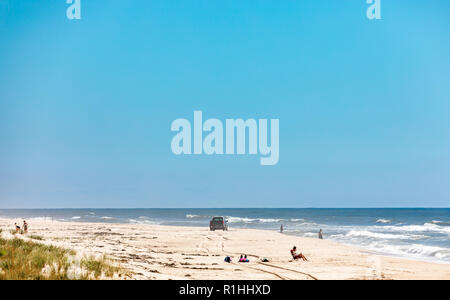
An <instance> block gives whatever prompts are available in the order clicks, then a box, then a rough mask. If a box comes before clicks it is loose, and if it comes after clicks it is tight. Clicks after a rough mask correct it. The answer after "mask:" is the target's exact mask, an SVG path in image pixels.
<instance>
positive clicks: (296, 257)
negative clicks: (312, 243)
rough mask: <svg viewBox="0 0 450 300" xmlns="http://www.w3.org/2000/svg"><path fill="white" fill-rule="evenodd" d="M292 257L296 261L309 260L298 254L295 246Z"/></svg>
mask: <svg viewBox="0 0 450 300" xmlns="http://www.w3.org/2000/svg"><path fill="white" fill-rule="evenodd" d="M291 255H292V258H293V259H294V260H297V259H302V260H303V261H308V259H307V258H306V256H304V255H303V253H300V254H297V247H295V246H294V248H292V250H291Z"/></svg>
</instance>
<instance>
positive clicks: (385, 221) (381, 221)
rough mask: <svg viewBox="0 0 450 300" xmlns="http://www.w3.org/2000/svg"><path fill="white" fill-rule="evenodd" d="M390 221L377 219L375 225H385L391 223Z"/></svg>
mask: <svg viewBox="0 0 450 300" xmlns="http://www.w3.org/2000/svg"><path fill="white" fill-rule="evenodd" d="M391 222H392V221H391V220H387V219H378V220H377V223H383V224H387V223H391Z"/></svg>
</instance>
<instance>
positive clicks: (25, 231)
mask: <svg viewBox="0 0 450 300" xmlns="http://www.w3.org/2000/svg"><path fill="white" fill-rule="evenodd" d="M23 232H24V233H28V223H27V221H25V220H23Z"/></svg>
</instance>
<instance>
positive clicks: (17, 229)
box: [14, 223, 20, 233]
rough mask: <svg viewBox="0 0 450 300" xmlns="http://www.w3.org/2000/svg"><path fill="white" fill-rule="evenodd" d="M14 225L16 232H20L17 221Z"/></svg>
mask: <svg viewBox="0 0 450 300" xmlns="http://www.w3.org/2000/svg"><path fill="white" fill-rule="evenodd" d="M14 226H16V233H20V226H19V225H17V223H14Z"/></svg>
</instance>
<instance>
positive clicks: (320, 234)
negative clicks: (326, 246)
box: [319, 229, 323, 240]
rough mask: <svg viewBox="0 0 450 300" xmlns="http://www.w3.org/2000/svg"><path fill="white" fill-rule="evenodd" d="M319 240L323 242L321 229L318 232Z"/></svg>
mask: <svg viewBox="0 0 450 300" xmlns="http://www.w3.org/2000/svg"><path fill="white" fill-rule="evenodd" d="M319 239H321V240H323V231H322V229H320V230H319Z"/></svg>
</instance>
